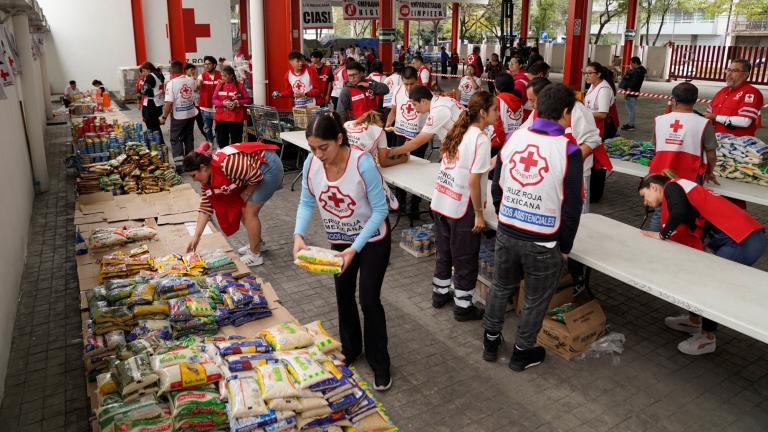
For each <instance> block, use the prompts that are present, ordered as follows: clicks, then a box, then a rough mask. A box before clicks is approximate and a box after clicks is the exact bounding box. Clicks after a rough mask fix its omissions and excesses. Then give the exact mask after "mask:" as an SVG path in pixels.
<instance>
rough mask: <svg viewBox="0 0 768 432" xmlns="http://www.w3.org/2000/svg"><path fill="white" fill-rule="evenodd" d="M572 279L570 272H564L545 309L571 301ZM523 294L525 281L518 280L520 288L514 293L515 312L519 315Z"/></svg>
mask: <svg viewBox="0 0 768 432" xmlns="http://www.w3.org/2000/svg"><path fill="white" fill-rule="evenodd" d="M572 288H573V279H572V278H571V275H570V274H567V273H566V274H565V275H564V276H563V277H561V278H560V286H559V287H558V289H557V292H555V295H553V296H552V300H550V301H549V305H548V306H547V310H550V309H552V308H553V307H556V306H560V305H561V304H565V303H570V302H572V301H573V289H572ZM524 296H525V281H522V282H520V289H519V290H517V293H515V313H516V314H517V316H520V315H521V314H522V313H523V302H522V301H521V300H520V299H522V298H524Z"/></svg>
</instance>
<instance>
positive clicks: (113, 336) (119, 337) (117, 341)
mask: <svg viewBox="0 0 768 432" xmlns="http://www.w3.org/2000/svg"><path fill="white" fill-rule="evenodd" d="M104 340H105V341H106V342H107V348H109V349H115V348H117V346H118V345H125V332H123V331H122V330H117V331H111V332H109V333H107V334H105V335H104Z"/></svg>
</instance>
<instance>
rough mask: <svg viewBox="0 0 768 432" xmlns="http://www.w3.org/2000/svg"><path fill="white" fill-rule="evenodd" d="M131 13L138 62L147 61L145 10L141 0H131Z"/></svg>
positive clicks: (138, 63)
mask: <svg viewBox="0 0 768 432" xmlns="http://www.w3.org/2000/svg"><path fill="white" fill-rule="evenodd" d="M131 15H132V18H133V46H134V47H135V48H136V64H137V65H140V64H142V63H144V62H145V61H147V42H146V40H145V38H144V12H143V11H142V9H141V0H131Z"/></svg>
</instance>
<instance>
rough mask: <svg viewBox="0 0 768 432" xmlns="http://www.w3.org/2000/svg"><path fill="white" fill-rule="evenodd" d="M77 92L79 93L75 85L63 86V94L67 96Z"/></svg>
mask: <svg viewBox="0 0 768 432" xmlns="http://www.w3.org/2000/svg"><path fill="white" fill-rule="evenodd" d="M79 93H80V89H79V88H77V87H75V88H72V87H71V86H66V87H64V96H67V97H69V96H72V95H76V94H79Z"/></svg>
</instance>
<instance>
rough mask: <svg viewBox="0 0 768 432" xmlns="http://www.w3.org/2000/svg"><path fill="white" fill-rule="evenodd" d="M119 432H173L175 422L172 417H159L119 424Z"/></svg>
mask: <svg viewBox="0 0 768 432" xmlns="http://www.w3.org/2000/svg"><path fill="white" fill-rule="evenodd" d="M117 431H118V432H173V420H172V419H171V418H170V417H157V418H151V419H140V420H124V419H121V420H120V421H118V422H117Z"/></svg>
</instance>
